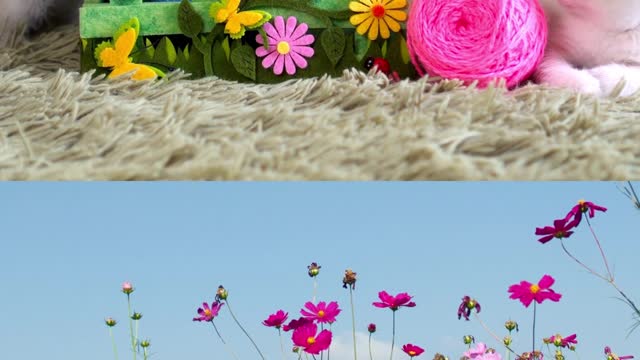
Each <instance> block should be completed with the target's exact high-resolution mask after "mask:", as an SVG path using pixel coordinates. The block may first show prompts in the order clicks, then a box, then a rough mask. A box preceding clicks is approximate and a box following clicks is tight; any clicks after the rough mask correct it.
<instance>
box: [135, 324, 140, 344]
mask: <svg viewBox="0 0 640 360" xmlns="http://www.w3.org/2000/svg"><path fill="white" fill-rule="evenodd" d="M135 322H136V351H137V350H139V349H140V344H139V341H138V324H140V321H139V320H135Z"/></svg>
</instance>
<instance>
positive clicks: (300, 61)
mask: <svg viewBox="0 0 640 360" xmlns="http://www.w3.org/2000/svg"><path fill="white" fill-rule="evenodd" d="M289 54H291V59H292V60H293V62H294V63H296V66H297V67H299V68H300V69H306V68H307V65H308V63H307V60H305V58H303V57H302V56H301V55H300V54H298V53H297V52H296V51H295V50H292V51H291V52H290V53H289Z"/></svg>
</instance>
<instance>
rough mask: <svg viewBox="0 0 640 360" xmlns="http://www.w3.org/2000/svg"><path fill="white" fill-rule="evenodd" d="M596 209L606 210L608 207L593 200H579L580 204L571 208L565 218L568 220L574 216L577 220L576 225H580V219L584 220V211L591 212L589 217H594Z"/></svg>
mask: <svg viewBox="0 0 640 360" xmlns="http://www.w3.org/2000/svg"><path fill="white" fill-rule="evenodd" d="M596 210H597V211H602V212H606V211H607V208H605V207H602V206H600V205H596V204H594V203H592V202H591V201H584V200H579V201H578V204H577V205H575V206H574V207H573V208H571V210H570V211H569V213H568V214H567V216H566V217H565V220H566V221H568V220H569V219H571V218H573V219H574V221H575V222H576V225H575V226H578V224H580V221H581V220H582V213H586V212H589V218H593V217H594V216H595V212H596Z"/></svg>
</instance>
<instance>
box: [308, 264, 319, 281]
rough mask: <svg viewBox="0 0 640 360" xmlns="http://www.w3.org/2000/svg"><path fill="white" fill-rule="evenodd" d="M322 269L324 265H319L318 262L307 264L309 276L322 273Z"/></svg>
mask: <svg viewBox="0 0 640 360" xmlns="http://www.w3.org/2000/svg"><path fill="white" fill-rule="evenodd" d="M320 269H322V266H320V265H318V263H316V262H312V263H311V265H309V266H307V270H308V271H307V273H308V274H309V277H316V276H318V274H320Z"/></svg>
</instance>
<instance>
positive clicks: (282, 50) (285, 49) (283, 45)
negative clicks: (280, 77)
mask: <svg viewBox="0 0 640 360" xmlns="http://www.w3.org/2000/svg"><path fill="white" fill-rule="evenodd" d="M277 50H278V54H280V55H287V54H288V53H289V52H290V51H291V45H289V43H288V42H286V41H280V42H279V43H278V46H277Z"/></svg>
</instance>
